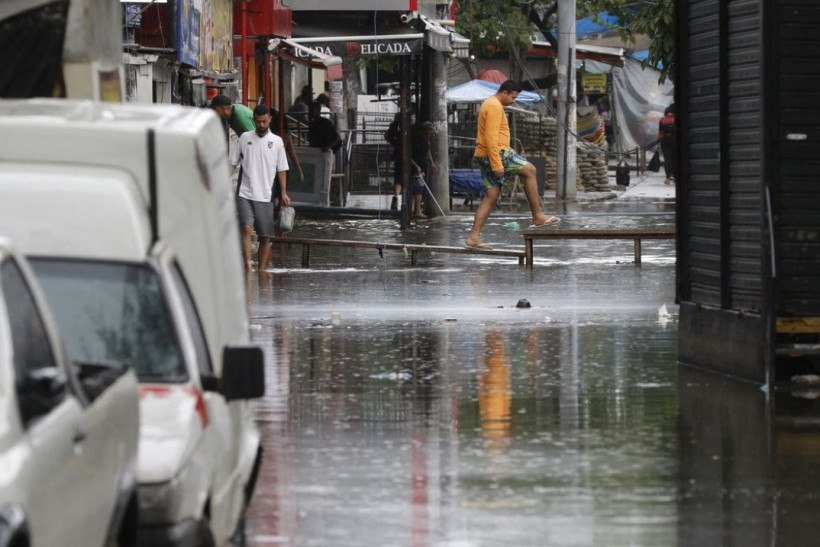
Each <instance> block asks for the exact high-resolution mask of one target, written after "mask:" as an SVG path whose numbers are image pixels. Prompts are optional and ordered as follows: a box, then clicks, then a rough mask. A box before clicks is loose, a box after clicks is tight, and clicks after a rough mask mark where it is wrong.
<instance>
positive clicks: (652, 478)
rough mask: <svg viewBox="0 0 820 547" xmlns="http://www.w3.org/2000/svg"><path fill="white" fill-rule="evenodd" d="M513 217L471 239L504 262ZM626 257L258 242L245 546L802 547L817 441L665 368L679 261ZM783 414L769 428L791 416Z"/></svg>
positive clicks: (332, 226)
mask: <svg viewBox="0 0 820 547" xmlns="http://www.w3.org/2000/svg"><path fill="white" fill-rule="evenodd" d="M471 220H472V217H471V216H459V215H453V216H451V217H449V218H447V219H438V220H431V221H425V222H424V223H422V224H416V225H414V226H412V227H411V228H410V229H409V230H407V231H405V232H401V231H399V229H398V227H397V226H396V223H395V221H390V220H378V219H376V220H347V221H345V220H322V221H308V220H303V219H302V220H299V221H298V222H297V230H298V232H296V233H294V236H299V237H316V238H337V239H351V240H362V241H381V242H391V243H392V242H412V243H421V242H427V243H428V244H434V245H460V244H461V241H462V240H463V237H464V235H465V234H466V232H467V230H468V229H469V225H470V222H471ZM526 220H527V219H526V218H524V217H522V216H521V215H500V214H499V215H494V216H492V217H491V219H490V222H489V223H488V226H487V227H486V228H485V232H484V237H485V239H486V240H487V241H490V242H492V243H494V244H495V246H496V247H499V248H523V241H522V238H521V236H520V232H518V231H516V230H514V229H511V228H510V227H509V225H510V223H513V222H515V223H518V224H520V225H522V226H524V227H526V225H527V224H528V223H527V222H526ZM672 224H673V219H672V217H671V216H669V215H667V214H658V215H632V216H630V215H628V214H606V213H604V212H587V213H578V214H575V215H570V216H566V217H564V222H562V225H561V226H562V227H567V228H582V227H590V228H602V227H619V228H627V227H664V226H670V225H672ZM632 251H633V249H632V243H631V242H629V241H571V240H568V241H560V240H558V241H548V242H537V244H536V249H535V257H536V263H535V266H534V267H533V268H532V269H529V268H526V267H524V266H519V265H518V263H517V260H516V259H511V258H495V257H490V258H488V257H482V256H480V255H458V254H453V255H447V254H434V255H429V254H425V255H420V258H419V265H418V266H417V267H415V268H411V267H410V260H409V258H408V257H407V256H405V255H404V254H403V253H402V252H401V251H384V252H383V253H382V254H381V255H380V254H379V252H378V251H376V250H368V249H339V248H333V247H324V248H322V247H313V248H311V268H310V269H302V268H301V267H300V256H301V255H300V252H301V249H300V246H298V245H294V246H293V247H292V248H288V247H287V246H286V245H284V244H276V246H275V247H274V256H275V265H276V269H275V270H274V271H272V272H260V273H257V272H253V273H251V274H250V275H249V277H248V294H249V296H248V297H249V303H250V306H251V310H252V320H251V323H252V329H253V334H254V338H255V340H256V341H257V342H258V343H261V344H262V345H263V346H264V348H265V351H266V353H267V356H268V369H267V383H268V385H267V395H266V397H265V399H263V400H261V402H260V403H259V404H258V405H257V416H258V421H259V424H260V429H261V431H262V435H263V443H264V447H265V455H264V462H263V466H262V469H261V473H260V477H259V483H258V485H257V488H256V493H255V495H254V498H253V501H252V504H251V507H250V510H249V514H248V526H247V536H248V543H249V544H250V545H260V546H261V545H321V546H345V545H350V546H361V545H377V546H383V545H397V546H399V545H413V546H423V545H451V546H456V545H457V546H485V545H486V546H496V545H515V546H526V545H533V546H535V545H539V546H541V545H556V546H572V545H585V546H586V545H652V546H657V545H694V544H704V545H709V544H724V543H728V544H736V545H774V544H778V543H781V544H783V545H791V544H807V543H806V542H807V541H810V540H807V539H806V538H812V537H814V534H813V532H812V530H813V528H812V524H811V523H813V518H814V515H815V514H816V509H817V506H818V500H820V496H817V495H816V492H817V491H819V490H818V488H817V486H820V484H819V483H820V479H818V473H817V472H818V470H820V467H818V465H817V464H818V463H820V449H818V448H816V447H817V446H820V436H818V435H817V434H815V433H812V432H811V427H798V426H797V425H796V424H797V423H801V424H802V423H812V422H811V421H810V419H808V418H807V420H809V421H808V422H800V421H799V420H797V419H795V418H793V417H788V416H786V415H782V416H781V415H776V414H775V413H774V407H775V405H774V398H773V397H771V398H770V397H767V395H766V393H764V392H763V391H761V390H759V389H758V388H757V387H755V386H751V385H746V384H739V385H738V384H736V383H733V382H729V381H726V380H723V379H716V378H713V377H709V376H705V375H703V374H699V373H696V372H694V371H692V370H690V369H687V368H681V367H679V365H678V363H677V359H676V357H677V349H676V347H677V346H676V345H677V306H676V305H675V303H674V299H675V258H674V256H675V255H674V252H675V249H674V243H673V242H671V241H653V242H644V248H643V258H642V267H640V268H638V267H636V266H635V265H634V264H633V263H632ZM521 299H526V300H528V301H529V303H530V307H528V308H527V307H521V308H519V307H516V304H517V303H518V301H519V300H521ZM787 401H794V398H787ZM801 401H806V404H802V405H801V404H797V405H795V404H787V403H784V404H780V405H779V406H778V409H781V408H784V407H798V408H799V411H800V412H803V413H804V414H810V412H809V409H810V407H812V406H813V405H812V404H811V400H808V399H802V400H801ZM792 410H794V409H792ZM792 414H794V412H792ZM818 423H820V422H818ZM815 429H816V428H815Z"/></svg>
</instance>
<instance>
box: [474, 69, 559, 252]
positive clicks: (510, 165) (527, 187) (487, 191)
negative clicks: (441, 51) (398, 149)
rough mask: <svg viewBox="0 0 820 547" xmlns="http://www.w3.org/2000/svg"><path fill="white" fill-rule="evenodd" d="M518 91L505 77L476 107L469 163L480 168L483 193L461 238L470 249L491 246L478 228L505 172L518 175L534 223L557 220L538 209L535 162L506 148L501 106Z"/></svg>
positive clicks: (507, 141)
mask: <svg viewBox="0 0 820 547" xmlns="http://www.w3.org/2000/svg"><path fill="white" fill-rule="evenodd" d="M520 92H521V85H520V84H519V83H518V82H515V81H513V80H507V81H506V82H504V83H502V84H501V86H500V87H499V88H498V91H497V92H496V93H495V94H494V95H492V96H491V97H489V98H488V99H487V100H485V101H484V103H483V104H482V105H481V108H480V109H479V111H478V135H477V138H476V149H475V155H474V156H473V163H474V165H475V166H476V167H478V169H479V170H480V171H481V181H482V184H483V185H484V197H483V198H482V199H481V203H479V204H478V207H477V208H476V211H475V220H474V221H473V227H472V229H471V230H470V234H469V235H468V236H467V239H466V240H465V241H464V244H465V245H466V246H467V247H470V248H473V249H492V247H491V246H490V245H488V244H487V243H484V242H483V241H481V230H482V229H483V228H484V224H486V223H487V219H488V218H489V216H490V212H491V211H492V209H493V207H495V205H496V203H497V202H498V198H499V196H500V195H501V187H502V186H503V185H504V179H505V177H508V176H513V175H518V177H519V178H520V179H521V183H522V185H523V187H524V195H525V196H526V197H527V202H528V203H529V205H530V211H531V213H532V223H533V225H534V226H548V225H551V224H557V223H558V222H560V221H561V219H559V218H558V217H556V216H550V215H546V214H544V213H542V212H541V197H540V196H539V195H538V183H537V181H536V180H535V166H533V164H531V163H530V162H528V161H527V160H526V158H524V157H523V156H521V155H519V154H517V153H516V152H515V151H514V150H513V149H512V148H510V126H509V124H508V122H507V115H506V113H505V112H504V107H505V106H509V105H511V104H512V103H513V102H514V101H515V99H516V98H518V94H519V93H520Z"/></svg>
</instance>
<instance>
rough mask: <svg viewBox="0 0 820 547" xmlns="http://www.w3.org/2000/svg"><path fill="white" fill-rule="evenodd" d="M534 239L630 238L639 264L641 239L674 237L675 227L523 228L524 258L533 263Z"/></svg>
mask: <svg viewBox="0 0 820 547" xmlns="http://www.w3.org/2000/svg"><path fill="white" fill-rule="evenodd" d="M536 239H600V240H610V239H631V240H633V241H634V242H635V264H636V265H637V266H640V265H641V240H642V239H675V228H649V229H636V228H629V229H604V230H600V229H578V230H571V229H564V230H562V229H561V228H556V227H552V226H550V227H543V228H527V229H525V230H524V260H525V262H526V264H527V266H530V267H532V263H533V241H535V240H536Z"/></svg>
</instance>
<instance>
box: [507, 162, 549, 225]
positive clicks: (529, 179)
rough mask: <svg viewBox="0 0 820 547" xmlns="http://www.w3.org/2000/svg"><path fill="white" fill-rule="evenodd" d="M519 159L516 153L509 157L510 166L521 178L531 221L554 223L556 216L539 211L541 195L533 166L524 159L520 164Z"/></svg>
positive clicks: (535, 223) (534, 222)
mask: <svg viewBox="0 0 820 547" xmlns="http://www.w3.org/2000/svg"><path fill="white" fill-rule="evenodd" d="M521 160H523V158H521V156H518V155H517V154H516V155H515V156H514V157H513V158H511V161H512V162H513V164H512V165H511V166H510V168H511V170H512V171H513V172H517V173H518V178H519V179H521V185H522V186H523V187H524V195H525V196H527V202H528V203H529V205H530V212H531V213H532V223H533V224H534V225H536V226H543V225H545V224H556V223H557V222H559V218H558V217H555V216H550V215H545V214H544V213H542V212H541V196H539V195H538V181H537V180H536V172H535V166H534V165H533V164H531V163H530V162H528V161H526V160H524V162H525V163H523V165H522V164H521Z"/></svg>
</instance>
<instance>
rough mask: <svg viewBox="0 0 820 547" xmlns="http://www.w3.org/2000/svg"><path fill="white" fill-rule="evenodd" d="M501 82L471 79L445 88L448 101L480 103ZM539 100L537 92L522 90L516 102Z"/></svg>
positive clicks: (529, 102) (526, 102)
mask: <svg viewBox="0 0 820 547" xmlns="http://www.w3.org/2000/svg"><path fill="white" fill-rule="evenodd" d="M499 87H501V84H497V83H494V82H485V81H484V80H471V81H469V82H466V83H463V84H460V85H457V86H455V87H451V88H450V89H448V90H447V102H448V103H482V102H484V101H485V100H486V99H487V98H488V97H489V96H490V95H494V94H495V93H496V92H497V91H498V88H499ZM540 100H541V96H540V95H539V94H538V93H533V92H532V91H522V92H521V93H519V94H518V98H517V99H516V101H517V102H519V103H523V104H531V103H537V102H539V101H540Z"/></svg>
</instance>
